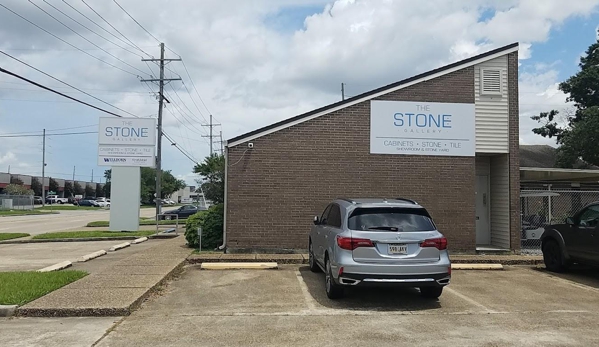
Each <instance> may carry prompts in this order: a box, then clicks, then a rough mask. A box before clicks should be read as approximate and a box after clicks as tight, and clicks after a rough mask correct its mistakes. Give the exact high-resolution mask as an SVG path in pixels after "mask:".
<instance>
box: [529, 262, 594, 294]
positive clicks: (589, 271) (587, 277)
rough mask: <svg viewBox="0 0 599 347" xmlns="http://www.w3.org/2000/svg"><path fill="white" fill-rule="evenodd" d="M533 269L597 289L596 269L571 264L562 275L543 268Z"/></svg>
mask: <svg viewBox="0 0 599 347" xmlns="http://www.w3.org/2000/svg"><path fill="white" fill-rule="evenodd" d="M534 269H535V270H537V271H540V272H543V273H546V274H548V275H551V276H556V277H559V278H562V279H566V280H569V281H572V282H576V283H578V284H584V285H587V286H589V287H593V288H597V289H599V271H598V269H597V268H596V267H591V266H587V265H579V264H573V265H572V266H570V268H569V269H568V270H567V271H566V272H562V273H556V272H551V271H548V270H547V269H546V268H545V267H544V266H537V267H535V268H534Z"/></svg>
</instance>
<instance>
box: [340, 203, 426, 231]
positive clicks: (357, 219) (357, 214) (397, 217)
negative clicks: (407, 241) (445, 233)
mask: <svg viewBox="0 0 599 347" xmlns="http://www.w3.org/2000/svg"><path fill="white" fill-rule="evenodd" d="M348 227H349V229H351V230H362V231H368V230H370V231H398V232H414V231H433V230H435V225H434V223H433V221H432V219H431V218H430V216H429V214H428V213H427V212H426V210H424V209H416V208H357V209H355V210H354V211H353V212H352V214H351V216H350V217H349V219H348Z"/></svg>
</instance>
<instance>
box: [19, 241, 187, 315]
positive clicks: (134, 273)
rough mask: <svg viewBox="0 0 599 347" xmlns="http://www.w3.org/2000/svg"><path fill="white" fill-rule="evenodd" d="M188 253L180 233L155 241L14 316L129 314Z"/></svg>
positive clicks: (29, 305)
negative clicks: (155, 242)
mask: <svg viewBox="0 0 599 347" xmlns="http://www.w3.org/2000/svg"><path fill="white" fill-rule="evenodd" d="M132 247H135V246H132ZM117 252H118V251H117ZM190 253H191V250H190V249H189V248H187V247H186V246H185V238H183V237H182V236H180V237H176V238H174V239H170V240H164V241H161V242H158V243H157V244H156V245H155V246H153V247H150V248H147V249H145V250H143V251H140V252H137V253H135V254H133V255H131V256H129V257H126V258H123V259H121V260H120V261H118V262H116V263H114V264H113V266H110V267H106V268H103V269H99V271H97V272H92V273H91V274H90V275H88V276H86V277H84V278H83V279H81V280H79V281H76V282H73V283H71V284H69V285H67V286H65V287H62V288H60V289H58V290H56V291H54V292H52V293H50V294H48V295H46V296H43V297H41V298H39V299H37V300H35V301H32V302H30V303H28V304H26V305H24V306H22V307H20V308H19V309H18V311H17V315H19V316H37V317H50V316H126V315H129V314H130V313H131V312H132V310H134V309H136V308H137V307H138V306H139V305H140V304H141V302H142V301H143V300H144V299H145V298H146V297H147V296H148V295H149V294H150V293H151V292H152V290H153V289H155V288H156V287H157V286H159V285H160V284H162V283H163V282H164V281H166V280H167V279H168V278H169V277H170V276H172V275H173V274H175V273H177V272H178V271H179V270H180V269H181V268H182V266H183V263H184V262H185V259H186V258H187V256H188V255H189V254H190ZM92 262H93V260H92Z"/></svg>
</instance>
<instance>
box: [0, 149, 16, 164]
mask: <svg viewBox="0 0 599 347" xmlns="http://www.w3.org/2000/svg"><path fill="white" fill-rule="evenodd" d="M16 158H17V156H16V155H15V154H14V153H13V152H6V153H4V155H2V154H0V164H5V163H8V162H12V161H13V160H15V159H16Z"/></svg>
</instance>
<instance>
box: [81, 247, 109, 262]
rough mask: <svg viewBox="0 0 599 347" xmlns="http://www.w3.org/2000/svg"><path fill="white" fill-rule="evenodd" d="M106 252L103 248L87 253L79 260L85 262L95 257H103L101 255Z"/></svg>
mask: <svg viewBox="0 0 599 347" xmlns="http://www.w3.org/2000/svg"><path fill="white" fill-rule="evenodd" d="M105 254H106V251H105V250H103V249H102V250H99V251H97V252H94V253H90V254H86V255H84V256H82V257H81V258H79V259H78V260H77V261H79V262H80V263H83V262H86V261H88V260H92V259H95V258H97V257H101V256H103V255H105Z"/></svg>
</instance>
